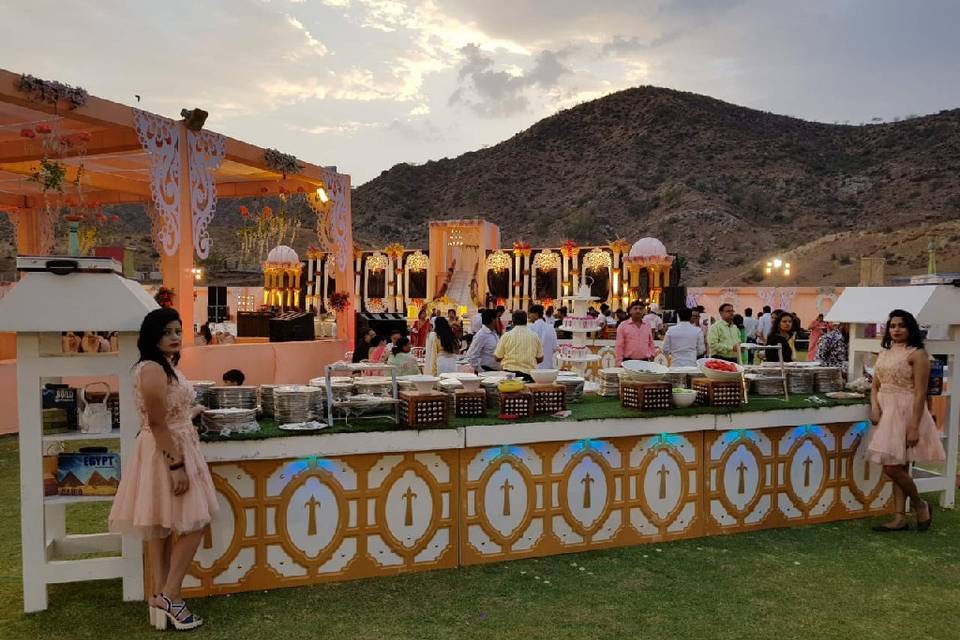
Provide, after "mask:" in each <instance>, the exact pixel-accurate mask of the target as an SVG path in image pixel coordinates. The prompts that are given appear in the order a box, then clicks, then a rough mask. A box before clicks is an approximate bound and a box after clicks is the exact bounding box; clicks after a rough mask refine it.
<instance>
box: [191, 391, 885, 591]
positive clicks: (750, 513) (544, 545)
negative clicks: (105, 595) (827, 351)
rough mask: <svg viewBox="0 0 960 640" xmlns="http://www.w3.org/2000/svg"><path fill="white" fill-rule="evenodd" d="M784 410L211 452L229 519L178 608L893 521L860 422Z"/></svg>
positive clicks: (851, 411) (856, 409) (546, 422)
mask: <svg viewBox="0 0 960 640" xmlns="http://www.w3.org/2000/svg"><path fill="white" fill-rule="evenodd" d="M792 402H793V403H796V404H792V405H788V406H787V407H788V408H782V407H781V408H777V407H776V404H775V401H773V400H769V399H767V400H757V401H754V402H751V403H750V404H749V405H746V406H745V407H742V408H740V409H737V410H734V411H731V410H730V409H726V410H718V409H715V408H704V409H694V408H691V409H685V410H672V411H661V412H657V413H656V414H655V415H651V414H649V413H644V414H642V415H641V414H639V413H638V412H635V411H630V410H626V409H621V408H620V407H619V406H618V404H617V402H616V400H611V399H587V400H585V401H584V402H583V403H582V404H581V405H574V406H573V415H572V416H570V417H569V418H567V419H565V420H557V419H552V418H549V417H539V418H531V419H528V420H527V421H526V422H511V423H504V422H497V421H496V419H495V418H489V417H488V418H473V419H458V420H455V421H452V422H451V424H450V426H449V427H448V428H442V429H425V430H420V431H416V430H401V429H398V428H396V427H393V428H389V429H387V428H385V427H383V426H382V425H381V426H377V425H372V426H370V425H365V426H363V427H360V428H350V429H345V428H343V427H341V426H339V425H338V426H337V427H335V428H333V429H330V430H329V431H328V432H323V433H322V434H320V435H312V436H305V435H292V436H286V437H268V436H271V435H279V434H280V433H283V432H279V431H277V430H276V429H275V427H274V429H273V430H272V431H271V429H270V428H269V425H265V428H264V430H263V431H262V432H261V433H260V434H259V435H258V434H251V437H250V438H249V439H238V438H230V439H218V438H213V440H214V441H209V440H210V439H208V441H206V442H204V443H203V445H202V447H203V450H204V455H205V456H206V457H207V459H208V461H210V468H211V471H212V472H213V477H214V482H215V485H216V488H217V492H218V498H219V501H220V506H221V509H220V512H219V513H218V515H217V517H216V520H215V521H214V522H213V524H212V525H211V527H210V529H209V530H208V531H207V532H206V535H205V536H204V540H203V543H202V544H201V547H200V550H199V551H198V553H197V555H196V558H195V562H194V564H193V566H192V568H191V571H190V575H189V576H188V577H187V581H186V582H185V587H187V588H188V591H187V593H186V594H185V595H187V596H188V597H195V596H202V595H209V594H221V593H231V592H239V591H249V590H253V589H273V588H279V587H287V586H298V585H307V584H314V583H318V582H326V581H335V580H349V579H355V578H364V577H375V576H385V575H393V574H397V573H402V572H409V571H422V570H429V569H441V568H453V567H457V566H461V565H472V564H478V563H486V562H497V561H502V560H511V559H515V558H528V557H537V556H546V555H553V554H558V553H568V552H579V551H584V550H589V549H600V548H607V547H618V546H626V545H634V544H644V543H653V542H660V541H665V540H673V539H681V538H694V537H700V536H708V535H718V534H725V533H735V532H741V531H752V530H759V529H767V528H772V527H786V526H796V525H803V524H810V523H817V522H829V521H833V520H842V519H849V518H859V517H864V516H869V515H875V514H879V513H884V512H888V511H889V509H890V503H891V495H892V492H891V485H890V484H889V483H888V482H886V481H885V480H884V479H883V477H882V475H881V473H880V468H879V467H877V466H875V465H872V464H868V463H867V462H866V461H865V460H864V458H863V457H862V456H861V455H860V453H859V444H860V441H861V436H862V434H863V433H864V431H865V429H866V428H867V423H866V422H865V420H866V418H867V414H868V407H869V405H867V404H864V401H863V400H861V401H860V402H859V403H851V402H830V403H828V404H826V405H821V406H810V405H816V404H817V403H816V402H813V403H811V402H809V401H807V400H806V399H804V398H797V399H795V400H793V401H792ZM764 403H769V404H764ZM780 404H781V405H784V403H783V402H781V403H780ZM804 405H806V406H804ZM361 429H366V430H361ZM338 430H339V432H336V431H338ZM255 435H258V437H257V438H254V437H253V436H255Z"/></svg>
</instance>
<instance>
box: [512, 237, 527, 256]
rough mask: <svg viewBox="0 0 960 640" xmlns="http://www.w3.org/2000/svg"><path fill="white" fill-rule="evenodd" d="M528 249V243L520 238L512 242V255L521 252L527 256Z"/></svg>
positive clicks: (517, 254)
mask: <svg viewBox="0 0 960 640" xmlns="http://www.w3.org/2000/svg"><path fill="white" fill-rule="evenodd" d="M530 249H531V247H530V243H529V242H526V241H524V240H520V241H519V242H514V243H513V255H515V256H519V255H521V254H522V255H525V256H529V255H530Z"/></svg>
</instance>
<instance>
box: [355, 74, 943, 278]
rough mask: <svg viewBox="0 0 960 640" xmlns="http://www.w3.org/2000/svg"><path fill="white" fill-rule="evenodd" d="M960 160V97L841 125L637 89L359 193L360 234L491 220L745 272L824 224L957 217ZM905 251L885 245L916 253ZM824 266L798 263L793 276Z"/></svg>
mask: <svg viewBox="0 0 960 640" xmlns="http://www.w3.org/2000/svg"><path fill="white" fill-rule="evenodd" d="M958 173H960V109H957V110H951V111H943V112H941V113H939V114H935V115H928V116H923V117H914V118H911V119H909V120H905V121H901V122H894V123H887V124H868V125H863V126H849V125H831V124H822V123H814V122H807V121H804V120H799V119H796V118H791V117H786V116H780V115H775V114H771V113H765V112H761V111H756V110H753V109H747V108H744V107H739V106H736V105H732V104H729V103H725V102H722V101H720V100H715V99H713V98H709V97H706V96H701V95H696V94H692V93H685V92H680V91H673V90H669V89H661V88H656V87H640V88H636V89H629V90H626V91H621V92H618V93H615V94H611V95H609V96H606V97H604V98H600V99H598V100H594V101H592V102H588V103H585V104H582V105H579V106H577V107H575V108H572V109H569V110H566V111H563V112H560V113H558V114H557V115H555V116H552V117H549V118H546V119H544V120H542V121H540V122H538V123H536V124H534V125H533V126H531V127H530V128H529V129H527V130H525V131H522V132H520V133H518V134H517V135H515V136H514V137H512V138H510V139H509V140H506V141H504V142H502V143H500V144H498V145H496V146H493V147H490V148H487V149H483V150H480V151H475V152H470V153H466V154H464V155H462V156H460V157H458V158H454V159H443V160H439V161H432V162H427V163H426V164H423V165H419V166H413V165H408V164H401V165H397V166H395V167H393V168H391V169H390V170H389V171H384V172H383V173H382V174H381V175H380V176H379V177H378V178H376V179H374V180H372V181H370V182H368V183H366V184H364V185H362V186H361V187H359V188H357V189H355V191H354V194H353V211H354V233H355V235H356V236H358V237H359V238H362V239H364V240H367V241H371V242H373V243H376V244H382V243H384V242H386V241H389V240H397V239H400V240H402V241H403V242H404V243H405V244H406V245H408V246H414V245H423V244H424V243H425V241H426V233H427V231H426V222H427V221H429V220H435V219H444V218H461V217H484V218H486V219H488V220H491V221H493V222H495V223H497V224H499V225H500V227H501V230H502V232H503V238H504V241H505V242H510V241H513V240H518V239H524V240H527V241H528V242H530V243H532V244H533V245H535V246H536V245H538V244H545V243H550V244H557V243H559V242H560V241H561V240H563V239H564V238H568V237H569V238H574V239H576V240H578V241H579V242H581V243H595V242H604V241H608V240H613V239H615V238H617V237H625V238H627V239H628V240H634V239H636V238H639V237H641V236H644V235H653V236H656V237H658V238H660V239H661V240H663V241H664V242H665V244H666V245H667V247H668V248H670V249H671V250H673V251H676V252H678V253H680V254H682V255H684V256H686V257H687V258H688V262H689V265H690V269H689V271H688V274H689V276H690V277H689V278H688V281H689V282H692V283H696V284H701V283H704V282H709V283H713V282H714V279H713V275H714V274H716V273H717V272H720V271H725V272H727V271H728V270H730V269H731V268H733V271H732V273H734V274H739V275H738V276H736V277H734V276H731V279H732V280H733V281H732V282H730V284H735V283H736V281H739V282H750V280H751V278H753V277H755V276H756V273H755V272H754V271H753V269H752V263H754V261H755V260H757V259H758V258H762V257H766V256H769V255H771V254H772V253H780V252H783V251H786V250H788V249H790V248H793V247H797V246H800V245H805V244H807V243H809V242H810V241H812V240H815V239H817V238H819V237H821V236H825V235H831V234H837V233H843V232H849V231H855V230H863V229H866V230H872V231H876V232H879V233H891V232H893V231H894V230H898V229H903V228H914V229H919V228H920V225H921V224H924V223H929V224H935V223H938V222H943V221H947V220H951V219H955V218H957V217H960V181H958V180H957V176H958ZM946 239H947V238H944V240H946ZM898 250H899V247H898V246H892V247H884V248H883V249H882V250H881V252H880V254H881V255H882V254H884V253H889V254H890V256H889V257H890V259H891V260H893V261H894V262H895V263H896V262H899V263H901V264H902V265H906V264H907V263H909V262H910V260H911V259H913V258H914V256H912V255H911V256H906V255H903V256H901V255H900V254H899V253H898ZM833 253H836V251H835V250H834V251H833ZM859 255H872V254H868V253H861V252H860V249H859V247H858V246H857V245H856V243H854V244H847V245H845V247H844V251H843V256H844V259H852V260H855V259H856V258H857V257H858V256H859ZM923 264H924V265H925V255H924V263H923ZM737 267H741V268H740V269H737ZM820 271H822V270H820ZM821 278H822V273H821V272H818V273H816V274H814V273H811V272H805V271H804V269H803V266H802V265H800V268H799V269H798V271H797V273H796V276H795V278H794V279H793V280H794V281H796V282H799V283H803V284H816V283H818V282H820V281H821ZM843 280H844V282H843V283H846V284H850V283H855V282H856V276H853V280H852V282H851V281H850V280H849V278H843Z"/></svg>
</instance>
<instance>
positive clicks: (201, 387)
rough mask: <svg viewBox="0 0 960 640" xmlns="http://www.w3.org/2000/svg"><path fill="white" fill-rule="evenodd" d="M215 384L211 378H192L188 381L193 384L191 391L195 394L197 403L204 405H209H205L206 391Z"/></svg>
mask: <svg viewBox="0 0 960 640" xmlns="http://www.w3.org/2000/svg"><path fill="white" fill-rule="evenodd" d="M215 384H216V383H215V382H214V381H213V380H194V381H192V382H191V383H190V385H191V386H193V392H194V393H195V394H196V397H197V404H202V405H203V406H205V407H206V406H209V405H207V392H208V391H210V387H212V386H214V385H215Z"/></svg>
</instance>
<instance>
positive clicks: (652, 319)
mask: <svg viewBox="0 0 960 640" xmlns="http://www.w3.org/2000/svg"><path fill="white" fill-rule="evenodd" d="M643 323H644V324H645V325H647V326H648V327H650V332H651V333H653V337H654V338H656V337H657V336H658V335H660V329H661V328H662V327H663V318H661V317H660V316H658V315H657V314H656V313H654V309H653V305H651V306H650V308H649V309H647V314H646V315H645V316H643Z"/></svg>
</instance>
